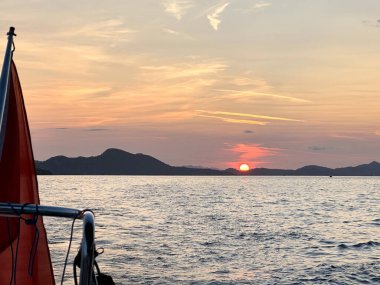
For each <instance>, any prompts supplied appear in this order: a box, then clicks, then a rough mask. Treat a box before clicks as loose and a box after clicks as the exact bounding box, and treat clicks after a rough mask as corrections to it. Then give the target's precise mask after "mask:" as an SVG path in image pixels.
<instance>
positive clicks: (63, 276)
mask: <svg viewBox="0 0 380 285" xmlns="http://www.w3.org/2000/svg"><path fill="white" fill-rule="evenodd" d="M80 215H81V214H79V215H78V216H77V217H75V218H74V219H73V223H72V224H71V233H70V241H69V247H68V248H67V253H66V259H65V264H64V266H63V272H62V278H61V285H63V279H64V278H65V272H66V266H67V261H68V259H69V254H70V249H71V243H72V241H73V235H74V224H75V221H76V219H77V218H78V217H79V216H80Z"/></svg>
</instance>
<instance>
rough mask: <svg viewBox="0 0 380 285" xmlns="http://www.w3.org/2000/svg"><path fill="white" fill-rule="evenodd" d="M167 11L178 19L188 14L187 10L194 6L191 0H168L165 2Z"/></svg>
mask: <svg viewBox="0 0 380 285" xmlns="http://www.w3.org/2000/svg"><path fill="white" fill-rule="evenodd" d="M163 5H164V7H165V12H167V13H169V14H171V15H172V16H174V17H175V18H176V19H177V20H181V18H182V17H183V16H184V15H185V14H186V12H187V11H188V10H189V9H190V8H192V7H193V6H194V3H193V1H191V0H167V1H164V2H163Z"/></svg>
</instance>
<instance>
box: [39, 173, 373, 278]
mask: <svg viewBox="0 0 380 285" xmlns="http://www.w3.org/2000/svg"><path fill="white" fill-rule="evenodd" d="M38 179H39V184H40V196H41V202H42V203H43V204H52V205H60V206H67V207H75V208H91V209H93V210H94V211H95V214H96V240H97V246H98V247H103V248H104V253H103V254H102V255H101V256H99V257H98V262H99V265H100V268H101V270H102V271H104V272H106V273H109V274H111V275H112V276H113V278H114V280H115V281H116V283H117V284H260V285H262V284H380V178H378V177H333V178H329V177H157V176H153V177H152V176H40V177H38ZM45 224H46V227H47V231H48V237H49V242H50V248H51V253H52V258H53V262H54V269H55V274H56V279H57V280H60V277H61V273H62V267H63V260H64V258H65V254H66V250H67V245H68V240H69V237H70V227H71V221H70V220H64V221H62V220H58V219H55V218H45ZM80 226H81V222H80V221H78V222H77V226H76V228H75V234H74V244H73V248H72V254H71V255H70V264H69V265H68V269H67V274H66V275H67V277H68V279H67V282H66V283H65V284H73V282H72V279H71V277H70V276H72V260H73V257H74V254H75V252H76V251H77V248H78V246H79V240H80V237H81V227H80Z"/></svg>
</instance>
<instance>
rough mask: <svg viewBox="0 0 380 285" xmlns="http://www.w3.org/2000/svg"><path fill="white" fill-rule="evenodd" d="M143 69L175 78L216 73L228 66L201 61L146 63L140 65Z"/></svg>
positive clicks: (165, 77)
mask: <svg viewBox="0 0 380 285" xmlns="http://www.w3.org/2000/svg"><path fill="white" fill-rule="evenodd" d="M140 68H141V69H142V70H145V71H146V72H149V73H150V76H152V75H154V74H152V73H157V76H159V77H160V78H162V79H174V78H194V77H199V76H205V75H210V74H216V73H218V72H220V71H223V70H225V69H226V68H227V65H226V64H225V63H223V62H215V61H210V62H204V63H202V62H200V63H184V64H174V65H146V66H142V67H140Z"/></svg>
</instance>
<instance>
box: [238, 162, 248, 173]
mask: <svg viewBox="0 0 380 285" xmlns="http://www.w3.org/2000/svg"><path fill="white" fill-rule="evenodd" d="M239 169H240V171H249V169H250V167H249V165H248V164H246V163H243V164H240V167H239Z"/></svg>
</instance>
